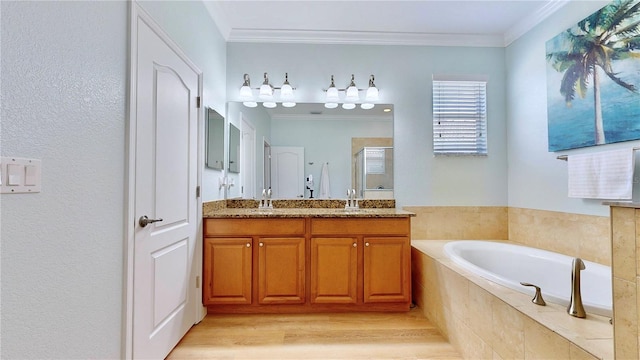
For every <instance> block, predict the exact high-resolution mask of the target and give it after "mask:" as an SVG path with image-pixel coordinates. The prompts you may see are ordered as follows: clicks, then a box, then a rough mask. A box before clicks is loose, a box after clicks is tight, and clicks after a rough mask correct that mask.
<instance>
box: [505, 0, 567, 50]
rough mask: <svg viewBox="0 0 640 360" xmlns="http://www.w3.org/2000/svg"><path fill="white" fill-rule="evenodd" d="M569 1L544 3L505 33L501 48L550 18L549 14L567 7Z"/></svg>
mask: <svg viewBox="0 0 640 360" xmlns="http://www.w3.org/2000/svg"><path fill="white" fill-rule="evenodd" d="M569 1H571V0H552V1H550V2H548V3H546V4H545V6H543V7H542V8H540V9H539V10H538V11H536V12H534V13H533V14H531V15H530V16H527V17H526V18H524V19H522V21H520V22H519V23H517V24H516V25H515V26H513V27H512V28H510V29H509V30H507V32H505V34H504V44H503V46H504V47H507V46H509V44H511V43H512V42H514V41H516V40H517V39H518V38H520V37H521V36H522V35H524V34H526V33H527V31H529V30H531V29H533V28H534V27H535V26H536V25H538V24H540V23H541V22H542V21H544V20H545V19H546V18H548V17H549V16H551V14H553V13H555V12H556V11H558V10H559V9H560V8H562V7H563V6H565V5H567V4H568V3H569Z"/></svg>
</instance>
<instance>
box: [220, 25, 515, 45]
mask: <svg viewBox="0 0 640 360" xmlns="http://www.w3.org/2000/svg"><path fill="white" fill-rule="evenodd" d="M227 41H228V42H252V43H287V44H332V45H340V44H344V45H426V46H473V47H503V46H504V37H503V36H501V35H474V34H426V33H400V32H374V31H316V30H266V29H257V30H252V29H231V32H230V33H229V37H228V38H227Z"/></svg>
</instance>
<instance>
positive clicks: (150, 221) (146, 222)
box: [138, 215, 162, 227]
mask: <svg viewBox="0 0 640 360" xmlns="http://www.w3.org/2000/svg"><path fill="white" fill-rule="evenodd" d="M158 221H162V219H149V218H148V217H147V215H142V216H141V217H140V220H138V224H140V226H141V227H145V226H147V225H149V224H153V223H154V222H158Z"/></svg>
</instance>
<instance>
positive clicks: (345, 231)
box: [310, 218, 411, 304]
mask: <svg viewBox="0 0 640 360" xmlns="http://www.w3.org/2000/svg"><path fill="white" fill-rule="evenodd" d="M409 221H410V220H409V218H373V219H369V218H319V219H311V281H310V282H311V289H312V290H311V302H313V303H333V304H340V303H365V304H367V303H406V304H409V303H410V301H411V240H410V237H409V233H410V222H409Z"/></svg>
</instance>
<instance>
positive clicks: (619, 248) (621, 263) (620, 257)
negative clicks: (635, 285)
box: [611, 207, 637, 281]
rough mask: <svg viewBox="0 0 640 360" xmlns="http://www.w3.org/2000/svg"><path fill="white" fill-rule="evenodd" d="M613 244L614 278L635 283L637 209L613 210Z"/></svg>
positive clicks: (617, 208) (614, 208)
mask: <svg viewBox="0 0 640 360" xmlns="http://www.w3.org/2000/svg"><path fill="white" fill-rule="evenodd" d="M611 243H612V249H611V250H612V259H613V263H612V267H611V270H612V272H613V276H615V277H619V278H621V279H625V280H627V281H635V278H636V261H637V260H636V222H635V209H631V208H619V207H613V208H611Z"/></svg>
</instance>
